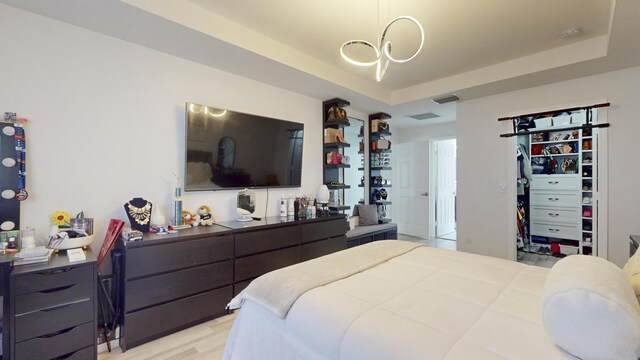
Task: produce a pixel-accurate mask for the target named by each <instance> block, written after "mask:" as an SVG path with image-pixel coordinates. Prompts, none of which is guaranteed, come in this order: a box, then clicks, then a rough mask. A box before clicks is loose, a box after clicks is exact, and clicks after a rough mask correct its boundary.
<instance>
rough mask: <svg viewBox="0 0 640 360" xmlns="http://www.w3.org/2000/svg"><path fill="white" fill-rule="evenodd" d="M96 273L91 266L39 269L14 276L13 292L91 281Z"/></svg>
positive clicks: (18, 293) (22, 292) (56, 287)
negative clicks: (35, 271) (38, 270)
mask: <svg viewBox="0 0 640 360" xmlns="http://www.w3.org/2000/svg"><path fill="white" fill-rule="evenodd" d="M95 276H96V273H95V272H94V271H93V266H69V267H66V268H60V269H54V270H48V271H41V272H37V273H30V274H24V275H22V274H20V275H16V276H15V286H14V289H15V294H16V295H23V294H28V293H33V292H39V291H46V290H51V289H58V288H62V287H65V286H69V285H74V284H77V283H80V282H86V281H93V278H94V277H95Z"/></svg>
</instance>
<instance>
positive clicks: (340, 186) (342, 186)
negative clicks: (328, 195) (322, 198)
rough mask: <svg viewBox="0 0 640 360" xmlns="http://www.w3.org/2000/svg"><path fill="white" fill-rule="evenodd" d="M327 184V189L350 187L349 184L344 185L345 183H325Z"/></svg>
mask: <svg viewBox="0 0 640 360" xmlns="http://www.w3.org/2000/svg"><path fill="white" fill-rule="evenodd" d="M325 185H327V188H329V190H338V189H351V185H346V184H338V185H335V184H331V183H329V184H325Z"/></svg>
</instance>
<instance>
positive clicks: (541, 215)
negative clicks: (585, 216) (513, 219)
mask: <svg viewBox="0 0 640 360" xmlns="http://www.w3.org/2000/svg"><path fill="white" fill-rule="evenodd" d="M530 215H531V220H532V221H536V220H537V221H543V222H548V223H554V224H556V223H563V224H576V225H578V224H580V219H581V214H580V208H554V207H544V206H536V205H533V206H531V213H530Z"/></svg>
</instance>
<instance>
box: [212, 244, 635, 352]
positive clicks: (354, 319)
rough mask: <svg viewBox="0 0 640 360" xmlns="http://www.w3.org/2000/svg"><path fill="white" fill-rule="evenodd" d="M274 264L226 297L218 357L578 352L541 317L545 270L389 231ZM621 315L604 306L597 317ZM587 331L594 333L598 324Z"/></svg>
mask: <svg viewBox="0 0 640 360" xmlns="http://www.w3.org/2000/svg"><path fill="white" fill-rule="evenodd" d="M380 254H382V256H378V255H380ZM581 257H584V258H587V256H581ZM368 258H373V260H371V261H370V262H367V260H366V259H368ZM576 258H578V256H576ZM361 259H364V260H363V261H360V260H361ZM563 260H564V259H563ZM603 261H604V260H603ZM605 262H606V261H605ZM347 263H348V264H347ZM354 263H355V264H354ZM607 266H608V265H607ZM612 266H613V267H615V265H612ZM575 268H576V266H575V265H573V266H571V269H575ZM322 269H326V270H322ZM578 269H580V266H578ZM607 269H608V268H607ZM616 269H617V271H620V272H622V271H621V270H620V269H619V268H617V267H616ZM608 270H612V269H608ZM608 270H607V271H608ZM580 271H581V273H585V271H586V272H588V271H587V270H584V271H583V270H580ZM597 271H598V272H599V273H603V272H602V270H597ZM612 271H615V270H612ZM605 272H606V271H605ZM274 273H275V274H274ZM274 273H270V274H267V275H264V277H266V279H262V278H259V279H257V280H256V281H254V282H253V283H252V284H251V285H250V286H249V287H248V288H247V289H245V291H243V292H242V293H241V294H239V295H238V296H237V297H236V298H234V300H233V301H232V302H231V303H230V307H231V308H238V307H241V310H240V312H239V314H238V316H237V318H236V320H235V323H234V325H233V328H232V330H231V334H230V336H229V338H228V340H227V344H226V347H225V352H224V355H223V359H354V360H355V359H368V360H372V359H447V360H453V359H574V358H575V357H574V356H572V355H570V354H569V353H568V352H566V351H564V350H563V349H561V348H560V347H559V346H557V345H556V343H554V341H552V338H553V337H552V336H550V335H549V333H548V331H547V330H545V326H543V318H544V317H543V316H541V299H542V297H543V296H544V295H543V292H544V291H545V290H544V288H545V282H546V280H547V277H548V276H549V269H545V268H539V267H534V266H529V265H524V264H519V263H516V262H512V261H507V260H502V259H497V258H491V257H486V256H480V255H473V254H468V253H464V252H455V251H449V250H444V249H438V248H432V247H426V246H419V245H416V244H413V243H407V242H403V241H397V240H392V241H380V242H376V243H372V244H370V245H364V246H360V247H356V248H352V249H348V250H345V251H342V252H340V253H336V254H331V255H328V256H325V257H322V258H318V259H314V260H311V261H308V262H306V263H302V264H298V265H294V266H291V267H289V268H285V269H281V270H277V271H276V272H274ZM318 273H321V274H322V275H319V276H318V275H316V274H318ZM325 273H328V275H326V274H325ZM301 274H302V275H301ZM616 274H617V273H616ZM578 276H581V275H580V274H578ZM616 276H617V275H616ZM623 276H624V275H623ZM285 279H290V280H285ZM563 281H564V280H563ZM587 281H590V280H587ZM625 281H626V280H625ZM564 284H565V283H563V282H562V281H560V282H557V283H556V285H557V286H556V287H555V289H554V290H557V292H558V293H559V294H561V295H560V298H558V297H555V298H553V297H552V298H551V300H549V302H550V303H552V302H553V301H552V300H553V299H555V301H556V305H557V303H558V301H557V300H558V299H560V300H562V301H561V303H560V308H566V303H567V302H566V298H562V296H564V295H562V294H567V293H568V291H567V289H566V288H563V286H565V285H564ZM629 287H630V285H629ZM629 291H631V295H629V293H628V291H627V290H625V289H623V291H622V292H623V293H624V296H626V297H625V299H626V300H628V297H629V296H631V298H632V300H633V301H636V299H635V296H633V290H632V289H631V290H629ZM587 296H592V294H587ZM573 300H574V299H572V300H571V301H573ZM585 303H586V304H587V305H589V304H590V300H587V301H585ZM596 306H597V307H599V306H600V305H598V304H596ZM625 306H626V305H625ZM578 307H579V306H578ZM635 307H636V308H637V309H636V308H633V304H632V305H630V306H626V308H625V309H624V311H626V312H624V314H623V316H628V312H629V311H630V310H629V309H632V310H631V311H636V312H637V313H639V314H640V307H638V304H637V302H636V303H635ZM555 308H558V306H556V307H555ZM555 308H554V309H555ZM552 310H553V309H552ZM588 310H589V311H591V309H588ZM548 314H551V315H553V316H554V317H555V318H561V317H562V316H563V315H560V316H558V315H557V313H553V312H548ZM617 315H618V314H617V313H616V314H614V315H611V314H606V318H603V321H609V320H611V321H614V320H615V319H616V317H615V316H617ZM634 316H636V317H633V318H632V320H633V321H632V322H630V323H629V324H630V325H629V326H628V328H626V329H625V331H627V332H630V334H631V335H630V336H631V340H629V341H631V342H633V341H634V340H633V337H635V336H636V335H638V334H640V332H636V333H634V332H633V331H634V329H635V328H634V326H635V324H636V323H640V315H638V314H635V315H634ZM580 321H581V320H580ZM548 322H551V320H549V321H548ZM578 325H579V324H578ZM595 325H596V326H600V327H601V326H602V325H601V324H598V323H597V322H596V324H595ZM639 328H640V326H639ZM590 334H593V335H598V333H597V331H596V330H594V331H590ZM560 336H563V334H560ZM553 340H556V339H553ZM594 340H595V339H588V341H589V342H591V343H593V341H594ZM617 341H627V339H626V338H624V339H618V340H617ZM556 342H557V341H556ZM565 348H566V347H565ZM631 348H632V351H637V352H636V353H635V355H637V353H638V352H640V345H638V344H633V346H631ZM607 351H611V352H609V353H608V354H615V353H616V352H615V350H607ZM591 353H593V352H591ZM596 355H597V354H596ZM624 356H625V358H631V355H629V354H628V353H625V355H624ZM583 357H584V356H583ZM636 358H637V356H636Z"/></svg>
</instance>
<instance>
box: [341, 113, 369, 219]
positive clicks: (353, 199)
mask: <svg viewBox="0 0 640 360" xmlns="http://www.w3.org/2000/svg"><path fill="white" fill-rule="evenodd" d="M349 122H350V123H351V126H348V127H345V128H344V137H345V141H346V142H347V143H349V144H351V146H350V147H348V148H345V149H344V154H345V155H346V156H349V164H350V165H351V167H350V168H349V169H345V172H344V183H345V185H349V186H350V188H349V189H345V191H344V204H345V205H347V206H350V209H349V210H346V211H345V213H346V214H347V215H349V216H350V215H351V213H352V212H353V207H354V206H355V205H357V204H358V203H359V202H360V201H364V183H363V182H362V179H363V177H364V152H363V151H360V142H361V141H363V140H364V137H363V132H364V128H363V126H364V120H360V119H355V118H349Z"/></svg>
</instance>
